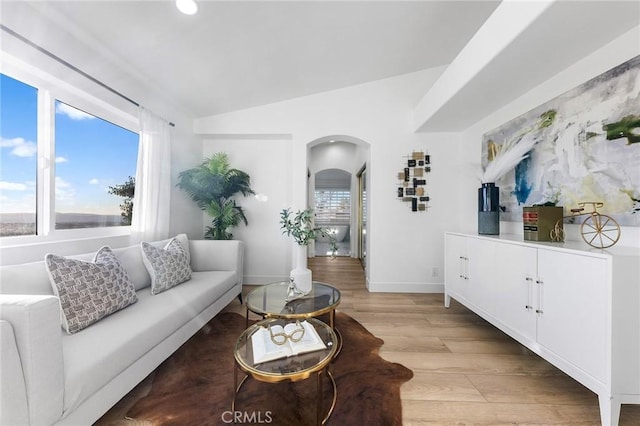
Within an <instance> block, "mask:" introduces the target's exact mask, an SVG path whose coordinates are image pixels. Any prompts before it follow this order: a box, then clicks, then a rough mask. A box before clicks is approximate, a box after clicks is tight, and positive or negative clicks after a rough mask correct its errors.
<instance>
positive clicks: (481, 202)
mask: <svg viewBox="0 0 640 426" xmlns="http://www.w3.org/2000/svg"><path fill="white" fill-rule="evenodd" d="M499 206H500V188H498V187H497V186H496V184H495V183H491V182H490V183H483V184H482V187H481V188H478V234H482V235H500V207H499Z"/></svg>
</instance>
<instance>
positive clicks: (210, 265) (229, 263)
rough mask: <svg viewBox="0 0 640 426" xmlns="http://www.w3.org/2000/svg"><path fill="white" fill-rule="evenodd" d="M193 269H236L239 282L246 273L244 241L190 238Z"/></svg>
mask: <svg viewBox="0 0 640 426" xmlns="http://www.w3.org/2000/svg"><path fill="white" fill-rule="evenodd" d="M189 252H190V255H191V269H193V270H194V271H195V272H200V271H236V275H237V277H238V284H242V279H243V274H244V270H243V268H244V265H243V262H244V243H243V242H242V241H238V240H189Z"/></svg>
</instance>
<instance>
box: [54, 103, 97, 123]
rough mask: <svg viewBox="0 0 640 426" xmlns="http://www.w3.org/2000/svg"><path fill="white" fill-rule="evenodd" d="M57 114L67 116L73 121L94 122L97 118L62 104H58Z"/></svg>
mask: <svg viewBox="0 0 640 426" xmlns="http://www.w3.org/2000/svg"><path fill="white" fill-rule="evenodd" d="M56 114H62V115H66V116H67V117H69V118H70V119H72V120H93V119H94V118H95V117H94V116H93V115H91V114H87V113H86V112H84V111H80V110H79V109H76V108H74V107H72V106H70V105H67V104H65V103H62V102H58V103H56Z"/></svg>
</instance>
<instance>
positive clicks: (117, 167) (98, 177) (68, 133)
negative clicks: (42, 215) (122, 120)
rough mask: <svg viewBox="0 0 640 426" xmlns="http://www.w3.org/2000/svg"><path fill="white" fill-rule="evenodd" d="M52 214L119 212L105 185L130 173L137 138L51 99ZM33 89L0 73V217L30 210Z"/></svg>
mask: <svg viewBox="0 0 640 426" xmlns="http://www.w3.org/2000/svg"><path fill="white" fill-rule="evenodd" d="M55 109H56V112H55V126H56V130H55V147H56V150H55V169H56V211H57V212H62V213H99V214H120V209H119V207H118V206H119V204H120V203H121V201H122V199H121V198H120V197H116V196H114V195H111V194H109V193H108V192H107V189H108V187H109V186H110V185H116V184H121V183H124V182H125V181H126V180H127V178H128V176H130V175H131V176H133V175H135V170H136V159H137V153H138V134H137V133H133V132H130V131H128V130H125V129H122V128H120V127H118V126H115V125H113V124H111V123H108V122H106V121H103V120H101V119H98V118H95V117H93V116H91V115H88V114H86V113H84V112H82V111H80V110H78V109H75V108H73V107H71V106H69V105H67V104H64V103H62V102H59V101H56V106H55ZM36 120H37V90H36V89H34V88H32V87H30V86H27V85H25V84H23V83H21V82H18V81H16V80H13V79H12V78H9V77H7V76H4V75H0V213H24V212H35V194H36V192H35V190H36V169H37V164H38V162H37V145H36V141H37V123H36Z"/></svg>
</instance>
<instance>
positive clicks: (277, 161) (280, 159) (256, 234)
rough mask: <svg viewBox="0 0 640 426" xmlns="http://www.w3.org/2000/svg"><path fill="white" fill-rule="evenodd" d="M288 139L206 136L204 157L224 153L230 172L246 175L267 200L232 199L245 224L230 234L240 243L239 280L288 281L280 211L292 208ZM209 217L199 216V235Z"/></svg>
mask: <svg viewBox="0 0 640 426" xmlns="http://www.w3.org/2000/svg"><path fill="white" fill-rule="evenodd" d="M291 144H292V142H291V139H290V138H283V137H277V138H269V137H266V138H258V137H253V138H251V137H245V136H243V137H236V138H231V137H221V138H206V139H205V140H204V142H203V156H204V157H209V156H211V154H214V153H216V152H221V151H223V152H226V153H227V154H228V156H229V163H230V165H231V167H233V168H235V169H239V170H242V171H244V172H247V173H248V174H249V176H250V178H251V188H252V189H253V190H254V191H255V193H256V195H262V196H266V197H268V199H267V200H266V201H259V199H258V198H256V197H253V196H249V197H243V196H242V195H239V196H237V197H236V202H237V204H238V205H240V206H242V208H243V210H244V212H245V215H246V217H247V221H248V222H249V225H248V226H245V225H244V224H241V225H240V226H238V227H236V228H234V229H233V230H232V233H233V237H234V239H238V240H241V241H245V242H246V243H247V244H246V246H245V262H244V282H245V284H266V283H270V282H275V281H283V280H287V279H288V277H289V271H290V269H291V267H290V264H291V263H290V259H291V256H292V255H291V243H290V241H289V238H288V237H286V236H284V235H282V233H281V231H280V225H279V222H280V212H281V211H282V209H285V208H287V207H289V206H291V179H290V177H289V176H290V172H289V169H290V165H291V163H292V158H291ZM210 224H211V218H210V217H209V216H207V215H204V218H203V222H202V228H201V231H200V232H201V234H202V231H203V230H204V227H205V226H209V225H210Z"/></svg>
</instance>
